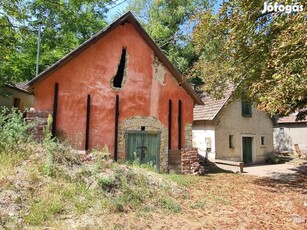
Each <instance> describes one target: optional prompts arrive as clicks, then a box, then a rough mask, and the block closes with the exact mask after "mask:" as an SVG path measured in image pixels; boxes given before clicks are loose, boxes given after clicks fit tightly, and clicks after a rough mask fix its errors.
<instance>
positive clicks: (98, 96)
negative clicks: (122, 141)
mask: <svg viewBox="0 0 307 230" xmlns="http://www.w3.org/2000/svg"><path fill="white" fill-rule="evenodd" d="M123 48H126V50H127V68H126V76H125V80H124V84H123V86H122V88H121V89H114V88H112V87H111V85H112V79H113V77H114V75H115V74H116V71H117V68H118V64H119V61H120V57H121V53H122V49H123ZM56 82H58V83H59V98H58V120H57V127H58V129H59V130H60V131H61V132H62V134H63V135H64V136H65V137H68V138H69V139H71V140H72V142H76V143H78V146H79V148H81V149H83V148H84V139H85V137H84V136H85V122H86V97H87V95H88V94H90V95H91V118H90V137H89V139H90V142H89V147H90V148H95V147H99V146H100V147H103V146H104V145H108V147H109V150H110V152H111V153H113V149H114V122H115V115H114V113H115V96H116V95H119V124H121V123H122V122H124V121H125V120H126V119H130V118H132V117H136V116H142V117H154V118H157V119H158V120H159V121H160V122H161V124H162V125H163V126H164V127H165V128H167V127H168V102H169V99H172V101H173V111H172V114H173V117H172V118H173V122H172V148H177V146H178V141H177V140H178V139H177V135H178V134H177V133H178V123H177V116H178V100H182V106H183V108H182V134H183V135H182V146H184V144H185V143H184V140H185V138H184V128H185V124H192V119H193V104H194V103H193V100H192V99H191V98H190V96H189V95H188V94H187V93H186V91H185V90H184V89H183V88H181V87H179V86H178V83H177V82H176V80H175V79H174V78H173V77H172V75H171V74H170V73H169V72H168V71H167V70H166V69H165V68H164V66H163V65H162V64H161V63H160V62H159V61H158V60H156V58H155V56H154V54H153V52H152V50H151V49H150V48H149V46H148V45H147V44H146V43H145V41H144V40H143V39H142V38H141V36H140V35H139V34H138V32H137V31H136V30H135V29H134V27H133V26H132V25H130V24H129V23H125V24H124V25H121V26H119V27H117V28H116V29H114V30H113V31H111V32H110V33H109V34H107V35H106V36H105V37H103V38H102V39H100V40H99V41H98V42H96V43H95V44H93V45H92V46H91V47H89V48H88V49H87V50H85V51H84V52H82V53H81V54H79V55H78V56H76V57H75V58H74V59H72V60H71V61H69V62H68V63H66V64H65V65H64V66H63V67H61V68H60V69H58V70H57V71H55V72H53V73H52V74H51V75H50V76H49V77H48V78H46V79H44V80H43V81H41V82H40V83H39V84H38V85H36V86H35V88H34V94H35V96H36V103H35V108H36V109H39V110H52V107H53V95H54V84H55V83H56ZM73 139H74V140H73Z"/></svg>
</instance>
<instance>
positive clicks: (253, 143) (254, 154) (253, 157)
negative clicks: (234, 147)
mask: <svg viewBox="0 0 307 230" xmlns="http://www.w3.org/2000/svg"><path fill="white" fill-rule="evenodd" d="M255 136H256V135H254V134H241V161H242V162H244V158H243V137H251V138H252V164H254V163H255V162H256V143H255Z"/></svg>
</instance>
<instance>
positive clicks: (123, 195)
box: [0, 110, 181, 228]
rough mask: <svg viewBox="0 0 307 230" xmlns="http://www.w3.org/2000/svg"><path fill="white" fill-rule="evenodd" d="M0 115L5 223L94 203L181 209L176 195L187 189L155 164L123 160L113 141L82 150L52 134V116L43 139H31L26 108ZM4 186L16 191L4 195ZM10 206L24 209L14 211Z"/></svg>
mask: <svg viewBox="0 0 307 230" xmlns="http://www.w3.org/2000/svg"><path fill="white" fill-rule="evenodd" d="M0 119H1V134H0V135H1V139H0V146H1V152H0V170H1V174H0V185H1V189H2V190H0V199H3V201H2V202H3V205H0V216H1V217H0V226H1V225H2V226H4V227H9V228H10V227H12V226H13V228H16V227H22V226H24V225H28V226H42V225H46V224H48V223H49V221H52V220H57V219H58V218H60V217H61V216H63V215H64V216H65V215H71V216H73V217H79V216H81V215H84V214H86V213H88V212H89V210H90V209H91V210H92V209H94V210H100V211H101V212H103V213H119V212H130V211H138V212H152V211H155V210H159V212H160V211H162V212H166V213H168V212H174V213H178V212H180V210H181V207H180V205H179V204H178V202H177V201H176V197H177V196H178V194H179V193H180V192H181V190H180V189H176V187H177V185H176V184H175V183H174V182H172V181H171V180H168V179H165V178H164V177H163V176H162V175H159V174H157V173H156V172H154V170H153V169H151V170H148V169H149V168H150V166H149V165H145V166H140V165H136V164H130V165H125V164H122V165H118V164H117V163H114V162H113V160H111V159H110V154H109V153H108V149H107V147H105V148H103V149H100V150H99V149H98V150H94V151H93V152H92V153H91V154H90V155H85V154H80V153H78V151H76V150H74V149H72V148H71V147H70V146H69V145H68V144H67V143H63V142H59V141H57V140H56V139H54V138H52V135H51V133H50V127H51V124H52V117H51V116H49V118H48V122H47V126H46V128H45V130H44V134H45V138H44V141H43V142H42V143H35V142H34V141H33V140H31V136H30V135H29V134H28V133H27V129H28V128H29V125H28V124H27V123H26V122H24V119H23V116H22V114H21V113H20V112H18V111H16V110H13V111H11V112H10V111H8V110H3V111H2V112H1V115H0ZM89 156H90V157H89ZM87 158H90V161H87V160H85V159H87ZM8 165H9V166H10V170H7V168H8ZM144 167H145V168H144ZM3 169H5V170H3ZM2 191H11V193H13V195H11V196H10V197H1V192H2ZM20 191H22V192H20ZM4 194H5V193H4ZM11 197H13V198H14V199H13V198H11ZM5 205H7V206H8V207H9V208H6V209H5V208H4V206H5ZM7 209H11V210H19V211H16V213H14V215H13V216H12V215H11V214H9V213H7V212H6V210H7Z"/></svg>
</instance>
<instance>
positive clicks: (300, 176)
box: [254, 165, 307, 194]
mask: <svg viewBox="0 0 307 230" xmlns="http://www.w3.org/2000/svg"><path fill="white" fill-rule="evenodd" d="M289 170H292V171H295V173H293V174H289V173H279V172H274V173H272V176H270V177H259V178H257V179H255V180H254V183H255V184H257V185H260V186H263V187H264V189H267V190H270V191H271V192H286V191H288V190H292V191H296V192H300V193H302V194H307V167H306V166H304V165H303V166H297V167H295V168H293V169H289Z"/></svg>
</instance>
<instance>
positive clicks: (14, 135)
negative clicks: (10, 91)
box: [0, 107, 31, 152]
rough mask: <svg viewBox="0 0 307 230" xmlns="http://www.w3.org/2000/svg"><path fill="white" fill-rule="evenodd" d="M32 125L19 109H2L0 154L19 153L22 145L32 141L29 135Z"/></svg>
mask: <svg viewBox="0 0 307 230" xmlns="http://www.w3.org/2000/svg"><path fill="white" fill-rule="evenodd" d="M29 127H30V125H29V124H28V123H27V122H25V120H24V119H23V114H22V113H21V112H20V111H18V110H17V109H11V110H10V109H8V108H6V107H2V108H1V109H0V152H18V150H20V148H21V147H22V144H24V143H27V142H29V141H30V140H31V138H30V135H29V134H28V133H27V130H28V129H29Z"/></svg>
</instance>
